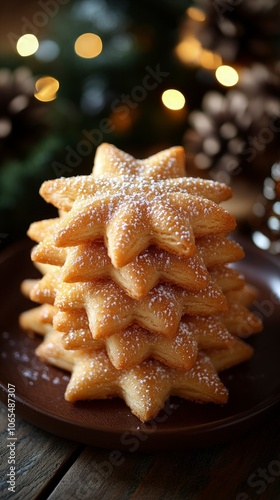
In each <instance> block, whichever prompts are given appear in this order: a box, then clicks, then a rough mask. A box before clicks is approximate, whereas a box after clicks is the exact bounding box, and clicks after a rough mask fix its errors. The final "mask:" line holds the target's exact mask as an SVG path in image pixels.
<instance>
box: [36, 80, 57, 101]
mask: <svg viewBox="0 0 280 500" xmlns="http://www.w3.org/2000/svg"><path fill="white" fill-rule="evenodd" d="M35 88H36V90H37V92H36V93H35V94H34V96H35V97H36V99H38V100H39V101H43V102H49V101H53V100H54V99H56V97H57V95H56V93H57V91H58V89H59V81H58V80H57V79H56V78H53V77H52V76H42V77H41V78H39V79H38V80H37V81H36V83H35Z"/></svg>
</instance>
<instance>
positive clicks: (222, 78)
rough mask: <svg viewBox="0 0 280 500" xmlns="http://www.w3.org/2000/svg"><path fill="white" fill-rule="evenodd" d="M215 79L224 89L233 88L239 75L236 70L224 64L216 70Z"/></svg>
mask: <svg viewBox="0 0 280 500" xmlns="http://www.w3.org/2000/svg"><path fill="white" fill-rule="evenodd" d="M215 75H216V78H217V80H218V82H219V83H220V84H221V85H224V87H233V86H234V85H236V84H237V82H238V80H239V75H238V73H237V71H236V69H234V68H232V67H231V66H227V65H226V64H224V65H222V66H219V67H218V68H217V70H216V73H215Z"/></svg>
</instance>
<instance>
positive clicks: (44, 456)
mask: <svg viewBox="0 0 280 500" xmlns="http://www.w3.org/2000/svg"><path fill="white" fill-rule="evenodd" d="M0 404H1V403H0ZM0 408H1V412H0V442H1V450H2V451H1V463H0V491H1V499H2V498H3V499H6V498H13V500H16V499H20V500H22V499H23V498H27V499H28V500H32V499H33V498H35V497H36V496H37V495H38V493H40V492H41V491H42V490H44V489H45V488H46V487H47V486H48V484H49V482H50V481H51V480H52V478H53V477H54V476H55V474H58V473H59V471H60V469H61V468H62V467H63V465H64V464H65V463H67V461H68V460H69V459H70V458H71V457H72V456H73V454H75V452H76V450H77V449H78V445H77V444H76V443H73V442H71V441H66V440H64V439H60V438H58V437H55V436H53V435H51V434H49V433H47V432H44V431H42V430H40V429H38V428H36V427H34V426H32V425H30V424H28V423H27V422H24V421H23V420H21V419H19V418H16V428H15V437H16V438H17V439H16V441H15V444H14V446H15V450H14V451H15V462H16V464H15V466H16V471H15V473H16V476H15V483H16V487H15V493H13V492H12V491H9V490H8V487H10V486H11V485H9V484H8V483H7V480H8V479H9V476H7V474H8V473H9V472H10V466H11V465H13V464H9V463H8V460H9V457H10V461H11V458H13V456H12V455H13V453H10V450H11V451H13V450H12V448H11V447H7V444H11V443H13V441H12V440H8V439H7V438H8V437H9V435H8V432H7V408H6V407H5V406H4V405H2V404H1V407H0Z"/></svg>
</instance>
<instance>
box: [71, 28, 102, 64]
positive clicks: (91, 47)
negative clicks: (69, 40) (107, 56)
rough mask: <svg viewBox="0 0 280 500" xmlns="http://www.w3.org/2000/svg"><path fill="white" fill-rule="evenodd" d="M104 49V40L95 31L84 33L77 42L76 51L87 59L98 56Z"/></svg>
mask: <svg viewBox="0 0 280 500" xmlns="http://www.w3.org/2000/svg"><path fill="white" fill-rule="evenodd" d="M101 51H102V40H101V38H100V36H98V35H95V34H94V33H84V34H83V35H81V36H79V37H78V38H77V40H76V42H75V52H76V54H77V55H78V56H80V57H84V58H85V59H91V58H93V57H97V56H98V55H99V54H100V52H101Z"/></svg>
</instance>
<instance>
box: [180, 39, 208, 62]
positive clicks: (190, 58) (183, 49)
mask: <svg viewBox="0 0 280 500" xmlns="http://www.w3.org/2000/svg"><path fill="white" fill-rule="evenodd" d="M201 50H202V49H201V43H200V42H199V41H198V40H197V39H196V38H195V37H193V36H188V37H186V38H185V39H184V40H182V41H181V42H180V43H179V44H178V45H177V47H176V48H175V53H176V55H177V56H178V57H179V59H180V60H181V61H182V62H184V63H186V64H190V63H193V64H198V63H199V59H200V55H201Z"/></svg>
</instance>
